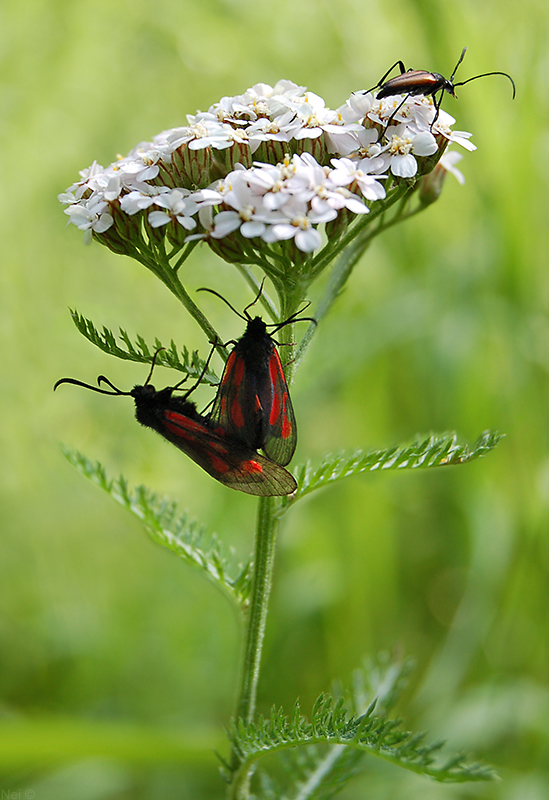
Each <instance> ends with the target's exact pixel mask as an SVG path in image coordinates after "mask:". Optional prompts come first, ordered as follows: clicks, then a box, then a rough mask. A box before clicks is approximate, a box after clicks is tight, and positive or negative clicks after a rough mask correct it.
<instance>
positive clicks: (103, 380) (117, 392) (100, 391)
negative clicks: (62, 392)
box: [53, 375, 131, 396]
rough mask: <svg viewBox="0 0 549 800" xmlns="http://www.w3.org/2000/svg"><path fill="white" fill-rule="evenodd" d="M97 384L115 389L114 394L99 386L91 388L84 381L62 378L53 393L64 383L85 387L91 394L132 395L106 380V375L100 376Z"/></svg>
mask: <svg viewBox="0 0 549 800" xmlns="http://www.w3.org/2000/svg"><path fill="white" fill-rule="evenodd" d="M97 382H98V383H99V384H100V385H101V383H106V384H107V385H108V386H110V387H111V389H114V392H107V391H106V389H101V388H97V386H91V385H90V384H89V383H83V381H77V380H76V378H61V380H58V381H57V383H56V384H55V386H54V387H53V391H54V392H55V390H56V389H57V387H58V386H60V385H61V384H62V383H72V384H73V385H74V386H83V387H84V389H89V390H90V391H91V392H97V393H98V394H110V395H126V396H128V395H130V394H131V393H130V392H123V391H122V390H121V389H118V387H116V386H115V385H114V383H111V382H110V381H109V380H108V378H105V376H104V375H100V376H99V377H98V379H97Z"/></svg>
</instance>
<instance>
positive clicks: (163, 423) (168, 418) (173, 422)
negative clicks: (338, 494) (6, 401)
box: [53, 375, 297, 497]
mask: <svg viewBox="0 0 549 800" xmlns="http://www.w3.org/2000/svg"><path fill="white" fill-rule="evenodd" d="M97 382H98V384H99V385H100V384H101V383H106V384H108V385H109V386H110V387H111V389H113V390H114V391H107V390H105V389H101V388H96V387H95V386H90V385H89V384H87V383H82V382H81V381H77V380H75V379H74V378H61V380H59V381H57V383H56V384H55V386H54V387H53V388H54V390H55V389H57V387H58V386H59V385H60V384H62V383H72V384H75V385H76V386H83V387H84V388H86V389H91V390H92V391H94V392H99V393H101V394H110V395H115V396H116V395H121V396H122V395H124V396H128V397H133V399H134V402H135V416H136V418H137V420H138V422H140V423H141V424H142V425H144V426H145V427H147V428H152V429H153V430H155V431H157V433H159V434H160V435H161V436H162V437H163V438H164V439H167V440H168V442H171V443H172V444H174V445H175V446H176V447H177V448H178V449H179V450H181V451H182V452H183V453H185V455H187V456H189V458H191V459H192V460H193V461H194V462H195V463H196V464H198V466H199V467H202V469H203V470H205V472H207V473H208V475H211V476H212V478H215V479H216V480H217V481H219V482H220V483H222V484H224V485H225V486H228V487H229V488H231V489H236V490H238V491H240V492H246V493H247V494H253V495H259V496H262V497H276V496H282V495H287V494H291V493H292V492H294V491H295V490H296V489H297V484H296V482H295V479H294V477H293V475H291V474H290V473H289V472H288V471H287V470H285V469H284V468H283V467H281V466H279V464H276V463H275V462H274V461H271V459H269V458H266V457H265V456H262V455H260V454H259V453H256V452H255V450H254V448H252V447H248V446H247V445H246V444H244V443H243V442H242V441H237V440H235V439H234V438H232V437H231V436H230V434H228V433H227V431H226V430H225V429H224V428H223V426H222V425H220V424H218V423H213V422H212V421H211V420H210V419H209V418H208V417H204V416H202V415H201V414H199V412H198V411H197V409H196V406H195V404H194V403H192V402H190V401H189V400H187V396H188V394H189V393H188V392H187V394H186V395H184V396H182V397H174V396H173V391H174V388H176V387H170V386H168V387H166V388H165V389H160V390H159V391H157V390H156V389H155V387H154V386H152V385H151V384H149V383H146V384H145V385H144V386H134V388H133V389H132V390H131V391H130V392H122V391H120V389H117V388H116V386H114V385H113V384H112V383H111V382H110V381H109V380H107V378H105V377H104V376H102V375H100V376H99V378H98V379H97Z"/></svg>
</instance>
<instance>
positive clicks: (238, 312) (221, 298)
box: [196, 286, 263, 320]
mask: <svg viewBox="0 0 549 800" xmlns="http://www.w3.org/2000/svg"><path fill="white" fill-rule="evenodd" d="M262 288H263V286H262ZM196 291H197V292H209V293H210V294H215V296H216V297H219V299H220V300H223V302H224V303H225V305H227V306H229V308H230V309H231V310H232V311H234V313H235V314H236V316H237V317H240V319H243V320H248V319H249V317H245V316H244V315H243V314H241V313H240V311H237V310H236V308H235V307H234V306H233V305H231V304H230V303H229V301H228V300H227V299H226V298H225V297H223V295H222V294H219V292H216V291H215V289H208V288H206V287H204V286H203V287H202V288H201V289H197V290H196ZM254 303H255V300H254Z"/></svg>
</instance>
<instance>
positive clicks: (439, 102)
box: [429, 51, 465, 133]
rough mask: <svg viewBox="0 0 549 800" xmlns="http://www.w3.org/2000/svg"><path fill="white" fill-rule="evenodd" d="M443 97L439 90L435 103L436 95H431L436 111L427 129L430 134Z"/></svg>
mask: <svg viewBox="0 0 549 800" xmlns="http://www.w3.org/2000/svg"><path fill="white" fill-rule="evenodd" d="M463 52H465V51H463ZM443 97H444V89H441V90H440V94H439V96H438V101H437V96H436V94H434V95H433V102H434V104H435V109H436V110H435V117H434V119H433V121H432V122H431V125H430V127H429V130H430V132H431V133H432V132H433V125H434V124H435V122H436V121H437V119H438V115H439V114H440V104H441V103H442V98H443Z"/></svg>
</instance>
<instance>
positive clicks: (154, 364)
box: [143, 347, 166, 386]
mask: <svg viewBox="0 0 549 800" xmlns="http://www.w3.org/2000/svg"><path fill="white" fill-rule="evenodd" d="M165 349H166V348H165V347H159V348H158V350H157V351H156V352H155V354H154V356H153V360H152V361H151V369H150V371H149V374H148V375H147V380H146V381H145V383H144V384H143V386H147V385H148V383H149V381H150V379H151V378H152V374H153V371H154V368H155V366H156V360H157V358H158V354H159V353H160V352H162V350H165Z"/></svg>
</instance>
